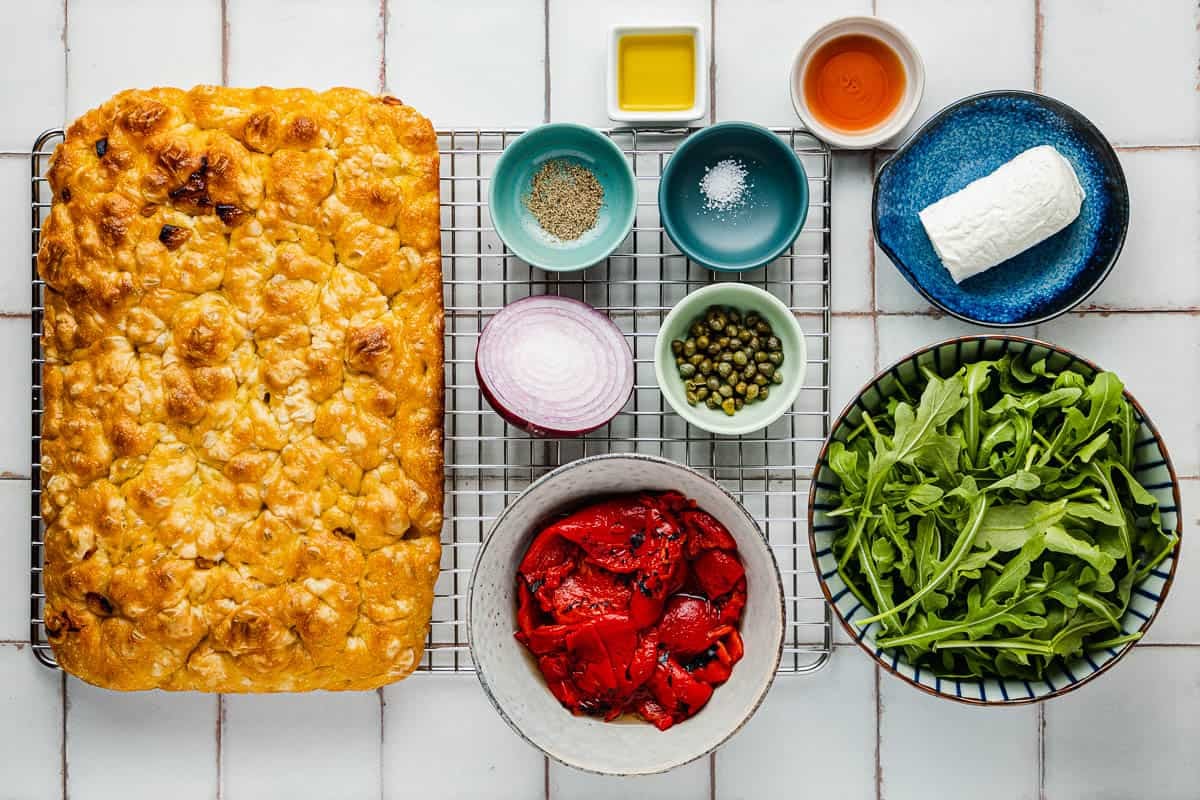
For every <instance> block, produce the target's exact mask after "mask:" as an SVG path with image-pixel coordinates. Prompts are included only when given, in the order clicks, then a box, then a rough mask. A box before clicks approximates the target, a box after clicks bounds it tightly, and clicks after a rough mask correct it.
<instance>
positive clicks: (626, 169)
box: [487, 122, 637, 272]
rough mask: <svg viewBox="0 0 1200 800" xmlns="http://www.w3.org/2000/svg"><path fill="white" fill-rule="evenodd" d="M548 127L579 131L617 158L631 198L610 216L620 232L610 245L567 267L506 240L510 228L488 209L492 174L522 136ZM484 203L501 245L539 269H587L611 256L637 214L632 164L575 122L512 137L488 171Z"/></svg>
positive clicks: (494, 189)
mask: <svg viewBox="0 0 1200 800" xmlns="http://www.w3.org/2000/svg"><path fill="white" fill-rule="evenodd" d="M551 130H574V131H579V132H581V133H582V134H583V135H584V138H587V139H590V140H591V141H592V142H593V143H595V145H596V146H597V147H598V148H600V149H601V150H607V151H608V153H609V154H610V155H614V156H616V158H617V161H618V162H619V163H620V164H621V166H622V169H621V172H620V179H621V180H622V181H623V182H624V183H625V184H627V186H628V188H629V193H630V194H629V196H630V198H631V201H630V203H629V207H628V208H626V209H625V210H624V213H623V214H622V215H621V216H620V217H615V216H614V225H613V227H614V229H616V228H617V226H618V223H619V227H620V229H621V231H622V233H621V235H620V236H618V237H615V238H614V239H613V243H612V246H610V247H608V248H606V249H605V250H604V254H603V255H601V256H599V257H598V258H594V259H593V258H589V259H587V260H586V261H572V262H570V264H569V265H567V266H555V265H552V264H548V263H546V262H544V261H543V260H541V259H538V258H535V257H532V256H531V255H530V254H529V253H528V252H523V251H522V248H520V247H517V246H514V245H513V243H512V242H511V241H510V240H509V239H510V237H509V234H511V233H513V231H512V230H511V229H508V228H506V227H505V223H504V222H502V221H501V219H502V218H501V217H498V216H497V215H496V214H495V213H494V212H493V211H492V209H494V208H496V202H495V201H496V192H497V191H498V189H497V186H499V184H500V183H501V181H498V180H496V176H497V175H500V173H501V170H502V169H504V167H505V165H506V163H507V162H509V161H511V160H512V159H514V158H516V156H515V155H513V153H515V152H516V146H517V144H518V143H520V142H521V141H522V140H525V139H528V140H529V141H533V140H535V139H536V138H537V137H538V136H540V135H545V134H546V133H548V132H550V131H551ZM487 203H488V216H489V217H490V218H491V220H492V226H493V227H494V228H495V229H496V235H497V236H499V237H500V241H501V242H502V243H503V244H504V246H505V247H507V248H508V249H509V251H511V252H512V254H513V255H515V256H516V257H517V258H519V259H521V260H522V261H524V262H525V263H526V264H528V265H529V266H531V267H537V268H538V269H542V270H545V271H547V272H575V271H577V270H581V269H587V268H588V267H590V266H593V265H595V264H599V263H600V262H601V261H603V260H604V259H606V258H608V257H609V256H611V255H612V254H613V252H614V251H615V250H616V249H617V248H618V247H620V246H621V243H622V242H623V241H625V239H626V238H627V237H628V236H629V232H630V231H632V230H633V224H634V220H635V219H636V217H637V179H636V177H635V176H634V174H633V167H631V166H630V165H629V161H628V160H627V159H626V158H625V153H624V152H622V150H621V148H620V147H619V146H618V145H617V143H616V142H614V141H613V140H612V139H611V138H610V137H608V136H606V135H605V134H604V133H602V132H600V131H598V130H596V129H595V128H592V127H590V126H588V125H581V124H580V123H578V122H546V123H543V124H541V125H536V126H534V127H532V128H529V129H528V130H526V131H525V132H524V133H522V134H521V135H520V136H518V137H517V138H516V139H513V140H512V141H511V142H510V143H509V144H507V145H506V146H505V147H504V149H503V150H502V151H501V153H500V157H499V158H498V159H496V165H495V166H494V167H493V168H492V174H491V175H489V176H488V199H487ZM561 252H563V253H568V254H570V253H578V252H579V251H578V250H577V249H576V248H570V247H568V248H564V249H563V250H562V251H561Z"/></svg>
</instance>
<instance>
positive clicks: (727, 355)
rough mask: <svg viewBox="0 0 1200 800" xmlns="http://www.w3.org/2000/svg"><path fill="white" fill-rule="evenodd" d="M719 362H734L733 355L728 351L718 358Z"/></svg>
mask: <svg viewBox="0 0 1200 800" xmlns="http://www.w3.org/2000/svg"><path fill="white" fill-rule="evenodd" d="M717 361H720V362H722V363H726V364H727V363H729V362H730V361H733V353H731V352H729V351H728V350H726V351H724V352H723V353H721V355H719V356H717Z"/></svg>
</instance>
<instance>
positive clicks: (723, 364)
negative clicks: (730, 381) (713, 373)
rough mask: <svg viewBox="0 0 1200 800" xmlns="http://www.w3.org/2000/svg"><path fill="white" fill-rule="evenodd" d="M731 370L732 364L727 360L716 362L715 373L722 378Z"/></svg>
mask: <svg viewBox="0 0 1200 800" xmlns="http://www.w3.org/2000/svg"><path fill="white" fill-rule="evenodd" d="M731 372H733V365H732V364H730V363H729V362H728V361H718V362H717V374H718V375H720V376H721V377H722V378H728V377H729V374H730V373H731Z"/></svg>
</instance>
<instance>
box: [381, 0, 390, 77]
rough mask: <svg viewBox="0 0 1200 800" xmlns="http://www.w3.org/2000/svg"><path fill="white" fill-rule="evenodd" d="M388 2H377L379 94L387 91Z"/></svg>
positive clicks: (384, 0)
mask: <svg viewBox="0 0 1200 800" xmlns="http://www.w3.org/2000/svg"><path fill="white" fill-rule="evenodd" d="M387 40H388V0H379V93H380V94H383V93H384V92H386V91H387V85H388V74H387Z"/></svg>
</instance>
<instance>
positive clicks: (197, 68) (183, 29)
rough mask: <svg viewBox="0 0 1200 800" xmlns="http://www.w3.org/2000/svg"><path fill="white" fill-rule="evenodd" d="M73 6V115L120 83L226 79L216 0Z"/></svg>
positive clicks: (78, 1) (93, 1)
mask: <svg viewBox="0 0 1200 800" xmlns="http://www.w3.org/2000/svg"><path fill="white" fill-rule="evenodd" d="M47 5H49V4H47ZM68 13H69V17H68V22H67V46H68V48H69V49H68V51H67V118H68V119H74V118H75V117H77V116H79V115H80V114H82V113H83V112H84V111H87V110H88V109H89V108H93V107H95V106H97V105H99V104H100V103H102V102H104V101H105V100H107V99H108V98H109V97H111V96H112V95H113V94H115V93H116V92H118V91H120V90H122V89H131V88H141V89H146V88H150V87H152V86H179V87H183V88H189V87H191V86H192V85H194V84H197V83H220V82H221V7H220V5H219V4H218V3H215V2H211V1H210V0H180V2H174V3H172V4H171V7H170V11H169V12H167V11H166V9H165V8H164V6H163V4H162V3H159V2H156V0H71V2H70V6H69V11H68ZM167 16H169V19H164V17H167Z"/></svg>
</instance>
